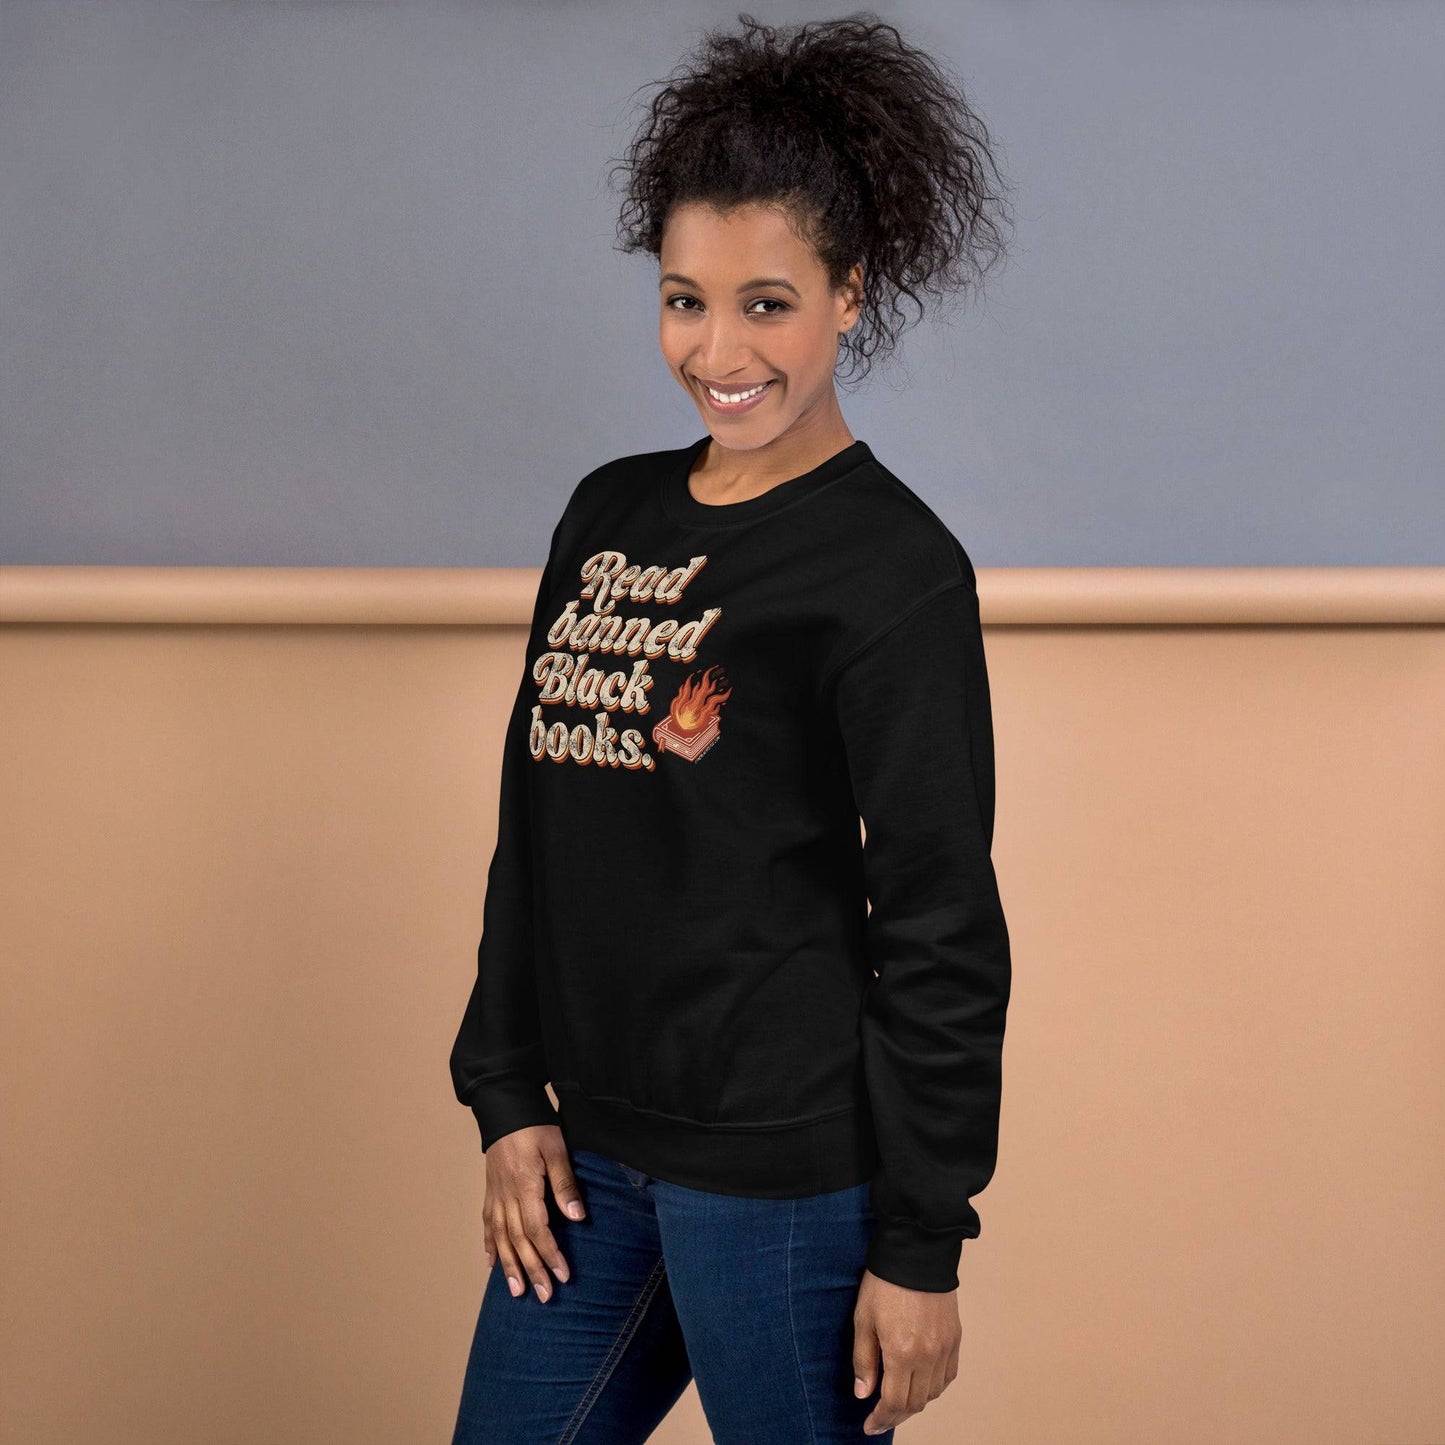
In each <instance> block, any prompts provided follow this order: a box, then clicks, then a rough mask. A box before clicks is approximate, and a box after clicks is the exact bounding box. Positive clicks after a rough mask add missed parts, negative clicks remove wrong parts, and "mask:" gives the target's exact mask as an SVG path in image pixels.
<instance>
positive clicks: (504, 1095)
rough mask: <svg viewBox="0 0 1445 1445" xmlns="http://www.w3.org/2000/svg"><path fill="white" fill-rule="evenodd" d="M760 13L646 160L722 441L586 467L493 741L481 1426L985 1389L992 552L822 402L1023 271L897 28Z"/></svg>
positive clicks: (588, 1434) (844, 1413)
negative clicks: (968, 1335)
mask: <svg viewBox="0 0 1445 1445" xmlns="http://www.w3.org/2000/svg"><path fill="white" fill-rule="evenodd" d="M739 19H740V22H741V31H740V33H737V34H713V35H710V36H708V37H707V40H706V42H705V44H704V47H703V49H702V51H701V53H700V55H699V57H698V58H697V63H696V64H695V65H694V66H693V67H692V68H690V69H689V70H687V71H686V73H684V74H682V75H680V76H675V77H674V78H673V79H672V81H671V83H670V84H668V85H666V86H665V87H664V88H663V89H662V90H661V92H660V93H659V94H658V95H657V96H656V97H655V98H654V100H653V102H652V104H651V108H650V112H649V115H648V118H647V121H646V123H645V124H644V126H643V127H642V128H641V130H640V131H639V132H638V134H637V136H636V137H635V139H634V141H633V144H632V146H631V148H630V150H629V152H628V156H627V158H626V168H627V169H628V170H629V171H630V184H629V188H628V194H627V203H626V206H625V208H624V218H623V226H622V236H623V240H624V243H625V248H626V249H628V250H632V251H635V250H645V251H647V252H648V253H649V254H652V255H655V256H656V257H657V258H658V262H659V270H660V291H659V298H660V307H661V326H660V340H661V344H662V351H663V355H664V357H665V358H666V361H667V364H668V366H669V368H670V369H671V371H672V373H673V375H674V376H675V378H676V379H677V381H678V383H679V385H681V386H682V388H683V389H684V391H685V392H686V393H687V395H688V397H689V398H690V400H691V401H692V402H693V404H694V405H695V406H696V407H697V408H698V411H699V413H700V415H701V417H702V419H703V422H704V425H705V426H706V429H707V430H706V434H705V435H703V436H702V437H701V438H699V439H698V440H697V441H695V442H693V443H692V444H691V445H689V446H686V447H683V448H680V449H672V450H664V451H657V452H649V453H642V454H639V455H634V456H627V457H621V458H618V459H615V460H613V461H611V462H608V463H606V464H605V465H603V466H601V467H599V468H597V469H596V470H595V471H593V472H591V473H589V474H588V475H587V476H586V477H584V478H583V479H582V481H581V482H580V483H578V484H577V486H576V488H575V490H574V491H573V494H572V496H571V499H570V500H569V502H568V504H567V507H566V509H565V511H564V513H563V516H562V518H561V520H560V521H559V522H558V525H557V528H556V531H555V532H554V534H553V537H552V544H551V549H550V552H549V555H548V558H547V564H546V567H545V569H544V572H543V576H542V583H541V586H540V588H539V589H538V593H537V600H536V606H535V609H534V612H533V617H532V625H531V632H530V637H529V642H528V652H527V668H526V670H525V673H524V676H523V678H522V682H521V686H520V688H519V690H518V692H517V697H516V702H515V705H514V707H513V710H512V714H511V718H510V721H509V724H508V731H507V734H506V744H505V751H504V756H503V767H502V797H501V814H500V828H499V837H498V842H497V847H496V853H495V855H494V856H493V859H492V862H491V867H490V872H489V875H488V883H487V892H486V903H485V909H484V915H483V935H482V939H481V943H480V946H479V948H478V958H477V978H476V982H475V985H474V988H473V991H472V995H471V999H470V1001H469V1003H468V1005H467V1008H466V1012H465V1016H464V1018H463V1021H462V1025H461V1029H460V1032H459V1034H458V1036H457V1040H456V1045H455V1048H454V1050H453V1052H452V1056H451V1070H452V1078H453V1083H454V1085H455V1088H456V1093H457V1097H458V1099H460V1100H461V1102H463V1103H464V1104H467V1105H469V1106H470V1107H471V1108H472V1109H473V1110H474V1112H475V1115H476V1119H477V1123H478V1126H479V1128H480V1131H481V1138H482V1147H483V1149H484V1150H485V1152H486V1156H487V1168H486V1188H487V1193H486V1201H485V1204H484V1207H483V1220H484V1224H483V1238H484V1245H485V1249H486V1253H487V1258H488V1263H489V1265H490V1264H491V1263H492V1262H493V1260H494V1259H495V1260H496V1261H499V1262H500V1263H501V1266H502V1269H501V1270H500V1271H498V1270H495V1269H494V1270H492V1272H491V1274H490V1276H489V1279H488V1283H487V1287H486V1291H485V1295H484V1298H483V1305H482V1310H481V1316H480V1319H479V1322H478V1326H477V1331H476V1335H475V1338H474V1341H473V1345H472V1350H471V1355H470V1359H469V1361H468V1365H467V1372H466V1377H465V1381H464V1385H463V1391H462V1400H461V1406H460V1411H459V1417H458V1421H457V1430H456V1435H455V1442H457V1445H461V1442H482V1441H486V1442H518V1445H522V1442H532V1441H538V1442H540V1441H547V1442H559V1445H560V1442H571V1441H597V1442H609V1445H614V1442H626V1441H641V1440H645V1439H646V1438H647V1437H648V1435H649V1434H650V1433H651V1431H652V1430H653V1428H654V1427H655V1426H656V1424H657V1423H658V1421H659V1420H661V1419H662V1417H663V1416H664V1415H665V1414H666V1413H667V1412H668V1410H669V1409H670V1407H671V1406H672V1405H673V1403H674V1402H675V1401H676V1400H677V1398H678V1396H679V1395H680V1394H681V1393H682V1392H683V1390H684V1389H685V1388H686V1386H687V1383H688V1381H689V1380H691V1379H696V1381H697V1386H698V1393H699V1396H700V1399H701V1402H702V1406H703V1409H704V1411H705V1412H706V1415H707V1418H708V1423H709V1425H710V1427H711V1429H712V1431H713V1435H714V1438H715V1439H716V1440H718V1441H720V1442H736V1445H765V1442H771V1441H777V1442H782V1445H801V1442H812V1441H823V1440H828V1441H834V1440H858V1439H862V1438H863V1437H864V1436H865V1435H866V1436H873V1437H879V1438H888V1437H891V1433H892V1428H893V1427H894V1426H895V1425H897V1423H898V1422H899V1421H901V1420H903V1419H904V1418H906V1417H907V1416H909V1415H912V1414H914V1413H916V1412H917V1411H919V1410H921V1409H922V1408H923V1406H924V1405H925V1404H926V1403H927V1402H928V1401H930V1400H933V1399H935V1398H936V1397H937V1396H938V1395H939V1394H940V1393H941V1392H942V1390H943V1389H944V1388H945V1387H946V1386H947V1385H948V1384H949V1382H950V1381H952V1380H953V1378H954V1376H955V1375H956V1373H957V1371H958V1354H959V1343H960V1333H961V1332H960V1325H959V1317H958V1304H957V1284H958V1278H957V1274H958V1262H959V1257H960V1253H961V1245H962V1241H963V1240H964V1239H966V1238H972V1237H975V1236H976V1235H977V1234H978V1233H979V1222H978V1216H977V1213H976V1212H975V1210H974V1209H973V1207H972V1205H971V1204H970V1202H969V1199H970V1196H971V1195H973V1194H975V1193H977V1192H978V1191H979V1190H980V1189H982V1188H983V1186H984V1185H985V1184H986V1183H987V1182H988V1180H989V1178H990V1176H991V1175H992V1173H993V1169H994V1163H995V1155H996V1144H997V1125H998V1106H999V1090H1000V1073H1001V1070H1000V1059H1001V1051H1002V1042H1003V1030H1004V1016H1005V1011H1006V1007H1007V1003H1008V995H1009V984H1010V959H1009V944H1008V933H1007V929H1006V927H1005V923H1004V917H1003V912H1002V909H1001V906H1000V902H999V895H998V890H997V886H996V883H995V878H994V871H993V866H992V862H991V859H990V847H991V841H992V833H993V811H994V785H993V740H992V730H991V719H990V709H989V691H988V679H987V673H986V670H985V665H984V655H983V645H982V635H981V631H980V627H979V617H978V600H977V594H976V590H975V585H974V572H973V567H972V565H971V564H970V562H969V559H968V556H967V554H966V553H965V551H964V549H963V547H962V546H961V545H960V544H959V543H958V541H957V540H956V539H955V538H954V537H953V536H952V535H951V534H950V532H949V531H948V529H947V528H946V527H945V526H944V524H943V523H942V522H941V521H939V519H938V518H937V517H936V516H935V515H934V514H933V513H932V512H931V511H930V510H929V509H928V507H926V506H925V505H924V503H923V502H922V501H921V500H920V499H919V498H918V497H917V496H916V495H915V494H914V493H913V492H912V491H911V490H909V488H908V487H906V486H905V485H904V484H903V482H901V481H900V480H899V479H898V478H896V477H895V476H894V475H893V474H892V473H891V472H889V471H888V470H887V469H886V468H885V467H884V466H883V465H882V463H881V462H880V461H878V459H877V458H876V457H875V456H874V454H873V452H872V450H871V449H870V448H869V446H868V445H867V443H865V442H863V441H861V440H856V439H854V437H853V436H852V435H851V433H850V432H849V430H848V427H847V425H846V423H845V422H844V420H843V416H842V413H841V411H840V410H839V406H838V399H837V395H836V392H835V390H834V382H835V372H836V369H837V366H838V362H839V360H840V353H841V354H842V355H843V356H844V357H849V358H852V359H853V360H856V361H861V362H863V363H864V369H865V370H866V363H867V361H868V358H869V356H870V354H871V353H872V352H873V351H874V350H876V349H877V347H878V346H879V345H884V346H889V345H891V344H892V341H893V336H894V333H893V329H892V327H891V325H890V317H889V316H888V315H887V314H886V313H887V312H888V310H889V309H890V308H891V310H892V311H894V312H896V311H897V309H898V308H897V305H896V302H897V298H898V296H899V295H900V294H907V295H908V296H910V297H913V298H914V299H916V295H915V293H916V291H917V290H919V289H932V290H934V291H936V292H940V293H941V292H943V291H944V290H945V289H946V288H947V287H948V286H955V287H957V286H960V285H961V284H962V282H963V281H964V279H965V278H966V276H967V275H968V274H970V273H971V272H972V271H975V270H976V271H977V272H978V273H979V274H981V273H982V270H983V269H984V268H983V267H981V266H979V264H978V262H979V256H980V255H981V254H983V255H985V256H992V255H998V254H1001V251H1000V248H999V247H998V246H997V237H998V234H999V233H998V226H997V224H996V220H995V211H996V208H997V206H998V201H999V198H998V197H997V196H995V195H993V194H992V193H991V192H990V191H989V190H988V189H987V188H986V186H985V180H984V178H985V172H986V169H987V168H991V167H993V162H992V158H991V156H990V154H989V151H988V148H987V135H986V132H985V130H984V127H983V125H982V124H981V123H980V122H979V121H978V119H977V117H976V116H975V115H974V114H973V112H972V111H971V110H970V109H969V108H968V106H967V105H966V104H965V102H964V100H963V97H962V96H961V94H959V93H958V92H957V91H956V90H955V89H954V88H952V87H951V86H950V85H949V83H948V82H947V81H946V80H945V79H944V77H943V75H942V73H941V71H940V70H939V69H938V67H937V66H936V65H935V64H934V63H933V62H932V61H931V60H930V59H929V58H928V57H927V56H926V55H925V54H923V53H922V52H920V51H918V50H917V49H914V48H912V47H910V46H908V45H906V44H905V43H904V42H903V41H902V39H901V37H900V36H899V34H898V32H897V31H896V30H895V29H893V28H892V27H891V26H889V25H886V24H884V23H882V22H881V21H878V20H877V18H876V16H872V15H870V14H867V13H864V14H862V15H854V16H852V17H850V18H848V19H845V20H838V21H833V22H828V23H822V24H814V25H808V26H803V27H800V28H795V29H793V30H790V31H788V32H786V33H785V32H782V31H778V30H774V29H772V28H769V27H766V26H762V25H759V24H758V23H757V22H756V21H754V20H753V19H752V18H751V17H750V16H747V15H743V16H740V17H739ZM994 169H995V173H996V168H994ZM998 216H999V219H1002V212H998ZM860 815H861V817H862V820H863V827H864V828H865V829H866V835H867V836H866V840H864V839H860V828H859V818H860ZM870 903H871V911H870V909H869V905H870ZM875 970H876V971H877V974H878V977H875V976H874V972H875ZM549 1082H550V1083H551V1085H552V1087H553V1089H554V1090H555V1092H556V1095H557V1100H558V1105H559V1108H558V1109H554V1108H553V1105H552V1102H551V1100H550V1099H549V1098H548V1096H547V1093H546V1088H545V1086H546V1084H547V1083H549ZM529 1284H530V1285H531V1287H532V1288H531V1292H529V1291H528V1285H529Z"/></svg>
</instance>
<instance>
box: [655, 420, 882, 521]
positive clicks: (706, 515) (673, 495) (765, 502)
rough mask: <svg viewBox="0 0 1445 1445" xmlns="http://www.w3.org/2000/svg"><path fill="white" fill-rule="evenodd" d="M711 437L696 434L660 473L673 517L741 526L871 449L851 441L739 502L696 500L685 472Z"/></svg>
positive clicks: (860, 460) (807, 491) (834, 475)
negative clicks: (811, 466)
mask: <svg viewBox="0 0 1445 1445" xmlns="http://www.w3.org/2000/svg"><path fill="white" fill-rule="evenodd" d="M710 440H711V433H707V434H704V435H703V436H701V437H699V438H698V439H697V440H696V441H695V442H693V443H692V444H691V445H690V446H686V447H683V448H682V449H681V450H680V451H677V452H675V453H674V454H673V460H672V461H671V462H670V463H669V465H668V467H667V469H666V470H665V471H664V473H663V476H662V488H661V490H662V506H663V510H664V511H665V512H666V513H667V514H668V515H669V516H670V517H672V518H673V520H674V521H678V522H686V523H688V525H690V526H706V527H741V526H744V525H746V524H747V523H749V522H753V521H756V520H757V519H758V518H759V517H769V516H771V515H772V514H773V513H774V512H777V511H780V510H781V509H782V508H784V507H791V506H792V505H793V504H794V503H795V502H800V501H802V500H803V499H804V498H805V497H811V496H812V495H813V494H814V493H815V492H816V491H818V489H819V488H820V487H825V486H827V485H828V484H829V483H830V482H835V481H837V480H838V478H839V477H842V476H845V475H847V473H849V472H851V471H854V470H855V469H856V468H858V467H861V466H862V465H863V464H864V463H865V462H870V461H872V460H873V452H872V450H871V449H870V448H869V446H868V443H867V442H865V441H861V440H860V441H854V442H852V443H851V444H850V445H848V446H846V447H844V448H843V450H842V451H840V452H834V453H833V455H832V456H831V457H829V458H828V459H827V460H826V461H822V462H819V463H818V465H817V466H816V467H814V468H813V469H812V470H811V471H807V472H803V473H802V474H801V475H800V476H796V477H789V478H788V480H787V481H784V482H777V483H775V484H774V485H773V486H771V487H769V488H768V490H767V491H766V492H763V493H761V494H760V495H758V496H756V497H746V498H744V499H743V500H742V501H740V502H720V503H717V504H716V505H714V504H713V503H710V502H699V501H698V499H697V498H696V497H694V496H693V494H692V493H691V492H690V491H689V490H688V485H687V479H688V473H689V472H691V470H692V464H693V463H694V462H695V461H696V460H697V458H698V456H699V455H700V454H701V452H702V450H703V448H704V447H705V446H707V444H708V442H709V441H710Z"/></svg>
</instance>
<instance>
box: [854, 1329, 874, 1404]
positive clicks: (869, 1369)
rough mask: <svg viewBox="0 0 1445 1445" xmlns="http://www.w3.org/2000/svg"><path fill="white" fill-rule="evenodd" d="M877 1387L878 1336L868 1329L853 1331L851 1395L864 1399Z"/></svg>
mask: <svg viewBox="0 0 1445 1445" xmlns="http://www.w3.org/2000/svg"><path fill="white" fill-rule="evenodd" d="M877 1385H878V1336H877V1335H876V1334H874V1333H873V1331H872V1329H871V1328H868V1327H855V1328H854V1331H853V1393H854V1394H855V1395H856V1396H857V1397H858V1398H859V1399H860V1400H863V1399H866V1398H867V1397H868V1396H869V1395H871V1394H872V1393H873V1391H874V1390H875V1389H876V1388H877Z"/></svg>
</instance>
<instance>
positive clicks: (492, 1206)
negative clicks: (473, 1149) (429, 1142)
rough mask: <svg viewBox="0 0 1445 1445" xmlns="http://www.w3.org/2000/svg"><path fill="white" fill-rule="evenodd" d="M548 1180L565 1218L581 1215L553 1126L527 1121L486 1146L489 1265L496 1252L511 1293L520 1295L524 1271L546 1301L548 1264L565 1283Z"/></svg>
mask: <svg viewBox="0 0 1445 1445" xmlns="http://www.w3.org/2000/svg"><path fill="white" fill-rule="evenodd" d="M548 1180H550V1181H551V1184H552V1193H553V1194H554V1195H556V1197H557V1203H558V1205H560V1206H561V1208H562V1209H563V1210H564V1211H565V1213H566V1214H567V1216H568V1218H570V1219H582V1218H584V1217H585V1216H586V1213H587V1211H586V1209H585V1208H584V1206H583V1204H582V1195H581V1193H580V1192H579V1191H578V1188H577V1180H576V1179H575V1178H574V1176H573V1174H572V1159H571V1156H570V1155H569V1154H568V1153H567V1143H566V1141H565V1139H564V1138H563V1137H562V1129H561V1126H560V1125H557V1124H532V1125H529V1126H528V1127H527V1128H525V1129H514V1130H513V1131H512V1132H511V1133H510V1134H504V1135H503V1136H502V1137H501V1138H500V1139H498V1140H497V1142H496V1143H495V1144H493V1145H491V1147H490V1148H488V1150H487V1197H486V1201H485V1203H484V1204H483V1205H482V1220H483V1224H482V1247H483V1249H485V1250H486V1253H487V1267H488V1268H489V1269H490V1268H491V1266H492V1263H493V1260H494V1257H496V1256H500V1258H501V1261H502V1268H503V1269H504V1270H505V1271H506V1273H507V1283H508V1285H509V1286H510V1287H511V1290H512V1294H513V1295H514V1296H517V1295H522V1294H525V1293H526V1291H527V1287H526V1285H525V1284H523V1283H522V1279H523V1271H525V1272H526V1276H527V1277H528V1278H530V1279H531V1281H532V1283H533V1285H535V1286H536V1290H537V1298H538V1299H540V1300H541V1301H542V1302H543V1304H545V1303H546V1302H547V1301H548V1300H549V1299H551V1297H552V1282H551V1280H549V1279H548V1278H547V1269H548V1268H549V1267H550V1268H551V1270H552V1272H553V1274H555V1275H556V1276H557V1278H558V1279H560V1280H561V1281H562V1282H563V1283H564V1284H565V1283H566V1282H567V1280H568V1278H569V1272H568V1269H567V1261H566V1260H565V1259H563V1258H562V1251H561V1250H560V1249H558V1247H557V1241H556V1239H555V1238H554V1237H553V1234H552V1230H551V1226H550V1225H549V1224H548V1222H547V1219H548V1215H547V1193H546V1184H547V1181H548Z"/></svg>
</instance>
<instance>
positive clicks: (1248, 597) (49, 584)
mask: <svg viewBox="0 0 1445 1445" xmlns="http://www.w3.org/2000/svg"><path fill="white" fill-rule="evenodd" d="M540 577H541V569H540V568H538V567H104V566H98V567H68V566H67V567H29V566H26V567H20V566H15V567H0V625H16V624H29V623H71V624H95V623H100V624H105V623H112V624H137V623H139V624H145V625H165V624H190V625H195V624H200V625H204V626H224V625H228V624H232V625H240V626H266V627H282V626H292V625H306V626H315V625H318V624H320V625H327V626H352V627H378V626H381V627H385V626H402V627H416V626H422V627H427V626H437V627H447V626H466V627H475V626H510V625H513V624H523V625H525V624H526V623H527V622H528V621H529V620H530V618H531V612H532V602H533V598H534V595H535V592H536V588H537V583H538V580H539V579H540ZM978 591H979V602H980V607H981V611H982V614H983V620H984V623H985V625H987V626H989V627H1018V626H1024V627H1029V626H1032V627H1057V626H1089V627H1117V626H1146V625H1147V626H1161V625H1162V626H1177V627H1178V626H1182V627H1194V626H1209V625H1213V626H1231V627H1232V626H1248V625H1258V624H1264V625H1276V626H1279V625H1286V626H1295V625H1323V626H1355V625H1381V624H1383V625H1390V626H1399V625H1409V624H1424V625H1427V626H1430V625H1434V626H1438V625H1440V624H1442V623H1445V567H980V568H979V569H978Z"/></svg>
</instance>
